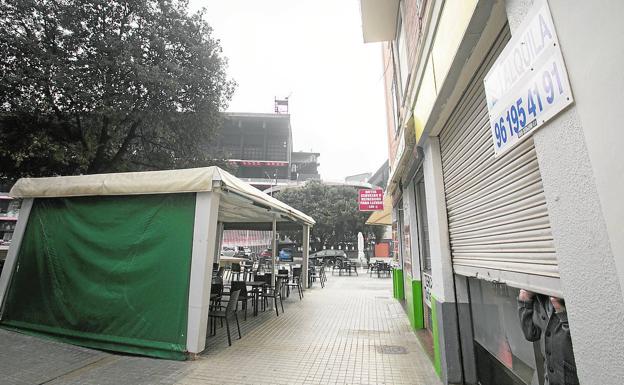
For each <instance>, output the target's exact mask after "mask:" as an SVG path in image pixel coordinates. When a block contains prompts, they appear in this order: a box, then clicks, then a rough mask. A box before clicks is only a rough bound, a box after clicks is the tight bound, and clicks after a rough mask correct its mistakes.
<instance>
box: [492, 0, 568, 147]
mask: <svg viewBox="0 0 624 385" xmlns="http://www.w3.org/2000/svg"><path fill="white" fill-rule="evenodd" d="M484 83H485V94H486V98H487V106H488V111H489V113H490V127H491V131H492V138H493V140H494V153H495V155H496V156H498V155H501V154H503V153H504V152H505V151H507V150H509V149H510V148H512V147H513V146H514V145H515V144H516V143H518V142H519V141H520V140H522V139H523V138H524V137H526V136H528V134H530V133H532V132H533V131H534V130H535V129H536V128H538V127H540V126H541V125H542V124H544V123H545V122H546V121H547V120H549V119H550V118H552V117H553V116H555V115H556V114H557V113H558V112H559V111H561V110H562V109H564V108H565V107H566V106H568V105H570V104H571V103H572V101H573V99H572V92H571V90H570V82H569V80H568V73H567V71H566V68H565V65H564V63H563V56H562V55H561V49H560V47H559V40H558V39H557V34H556V33H555V26H554V24H553V20H552V16H551V14H550V9H549V8H548V3H547V2H546V1H545V0H542V1H537V2H536V3H535V5H534V6H533V9H532V10H531V11H530V12H529V15H528V16H527V18H526V19H525V21H524V22H523V23H522V25H520V27H518V30H517V31H516V32H514V35H513V38H512V39H511V40H510V41H509V43H508V44H507V46H506V47H505V49H504V50H503V52H501V54H500V56H499V57H498V59H496V62H495V63H494V65H493V66H492V68H491V69H490V72H488V74H487V76H486V77H485V80H484Z"/></svg>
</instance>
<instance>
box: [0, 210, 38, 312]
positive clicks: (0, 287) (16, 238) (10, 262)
mask: <svg viewBox="0 0 624 385" xmlns="http://www.w3.org/2000/svg"><path fill="white" fill-rule="evenodd" d="M32 205H33V198H27V199H24V200H23V201H22V207H21V208H20V211H19V216H18V217H17V224H16V225H15V231H13V237H12V238H11V246H10V247H9V252H8V253H7V256H6V260H5V261H4V268H3V269H2V275H1V276H0V319H1V318H2V311H3V310H4V300H5V298H6V293H7V291H8V289H9V283H10V282H11V276H12V275H13V270H14V269H15V263H16V262H17V254H18V253H19V250H20V246H21V245H22V240H23V239H24V232H25V231H26V224H27V223H28V217H29V216H30V209H31V208H32Z"/></svg>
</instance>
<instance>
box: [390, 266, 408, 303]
mask: <svg viewBox="0 0 624 385" xmlns="http://www.w3.org/2000/svg"><path fill="white" fill-rule="evenodd" d="M392 291H393V295H394V298H395V299H405V293H404V290H403V270H402V269H392Z"/></svg>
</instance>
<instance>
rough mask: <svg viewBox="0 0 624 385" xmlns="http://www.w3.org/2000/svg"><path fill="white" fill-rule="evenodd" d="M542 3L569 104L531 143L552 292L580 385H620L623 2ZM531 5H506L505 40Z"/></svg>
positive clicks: (527, 1) (623, 369)
mask: <svg viewBox="0 0 624 385" xmlns="http://www.w3.org/2000/svg"><path fill="white" fill-rule="evenodd" d="M548 3H549V5H550V7H551V12H552V16H553V20H554V23H555V28H556V30H557V35H558V37H559V41H560V44H561V49H562V52H563V57H564V60H565V62H566V66H567V69H568V75H569V78H570V83H571V87H572V92H573V95H574V99H575V103H574V104H573V105H572V106H571V107H569V108H567V109H566V110H565V111H563V112H562V113H561V114H559V115H558V116H557V117H555V118H554V119H552V120H551V121H550V122H548V123H547V124H546V125H545V126H544V127H542V128H540V129H538V130H537V131H536V133H535V135H534V142H535V148H536V151H537V155H538V161H539V166H540V172H541V175H542V181H543V184H544V190H545V193H546V202H547V205H548V213H549V217H550V222H551V228H552V232H553V236H554V239H555V248H556V251H557V258H558V263H559V271H560V275H561V287H562V290H563V294H564V297H565V299H566V305H567V309H568V315H569V320H570V329H571V331H572V343H573V346H574V353H575V358H576V364H577V368H578V372H579V379H580V382H581V383H582V384H584V385H591V384H596V385H598V384H600V385H606V384H620V383H621V382H622V378H624V366H623V365H622V364H621V362H622V358H623V357H624V334H623V333H621V332H620V330H621V327H622V321H623V320H624V301H623V297H622V291H621V287H620V282H621V281H622V272H623V271H622V270H623V269H622V260H621V255H622V242H624V239H623V237H622V231H624V230H623V229H622V226H623V225H624V215H623V214H622V213H623V211H622V210H623V206H622V201H621V199H618V198H617V197H618V195H619V196H620V197H621V196H622V193H623V192H624V184H623V183H624V181H623V180H622V179H623V178H622V176H624V171H623V170H624V168H623V167H624V159H623V156H622V154H621V151H620V152H617V150H616V147H617V146H618V145H620V144H622V143H624V140H623V139H624V134H623V133H622V132H621V119H622V118H623V117H624V116H623V115H624V109H623V108H622V99H623V98H622V93H621V90H622V89H623V86H624V78H623V77H622V76H623V75H622V63H624V60H623V59H624V50H622V41H623V40H622V28H621V21H620V19H621V15H622V14H623V12H624V2H617V1H611V2H607V1H600V2H574V6H570V3H569V2H568V1H565V0H551V1H549V2H548ZM532 4H533V1H531V0H507V1H506V9H507V16H508V19H509V25H510V28H511V31H512V34H513V32H514V30H515V29H517V27H518V26H519V25H520V23H521V22H522V20H523V18H524V16H525V15H526V12H527V11H528V10H529V8H530V7H531V5H532ZM614 255H619V256H620V258H615V257H614ZM618 272H619V276H618Z"/></svg>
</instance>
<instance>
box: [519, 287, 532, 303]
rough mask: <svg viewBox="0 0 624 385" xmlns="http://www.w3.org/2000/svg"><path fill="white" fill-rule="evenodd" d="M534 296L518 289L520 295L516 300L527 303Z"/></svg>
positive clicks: (530, 292)
mask: <svg viewBox="0 0 624 385" xmlns="http://www.w3.org/2000/svg"><path fill="white" fill-rule="evenodd" d="M534 296H535V293H533V292H532V291H528V290H524V289H520V295H519V296H518V299H519V300H520V301H523V302H529V301H531V300H532V299H533V297H534Z"/></svg>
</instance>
